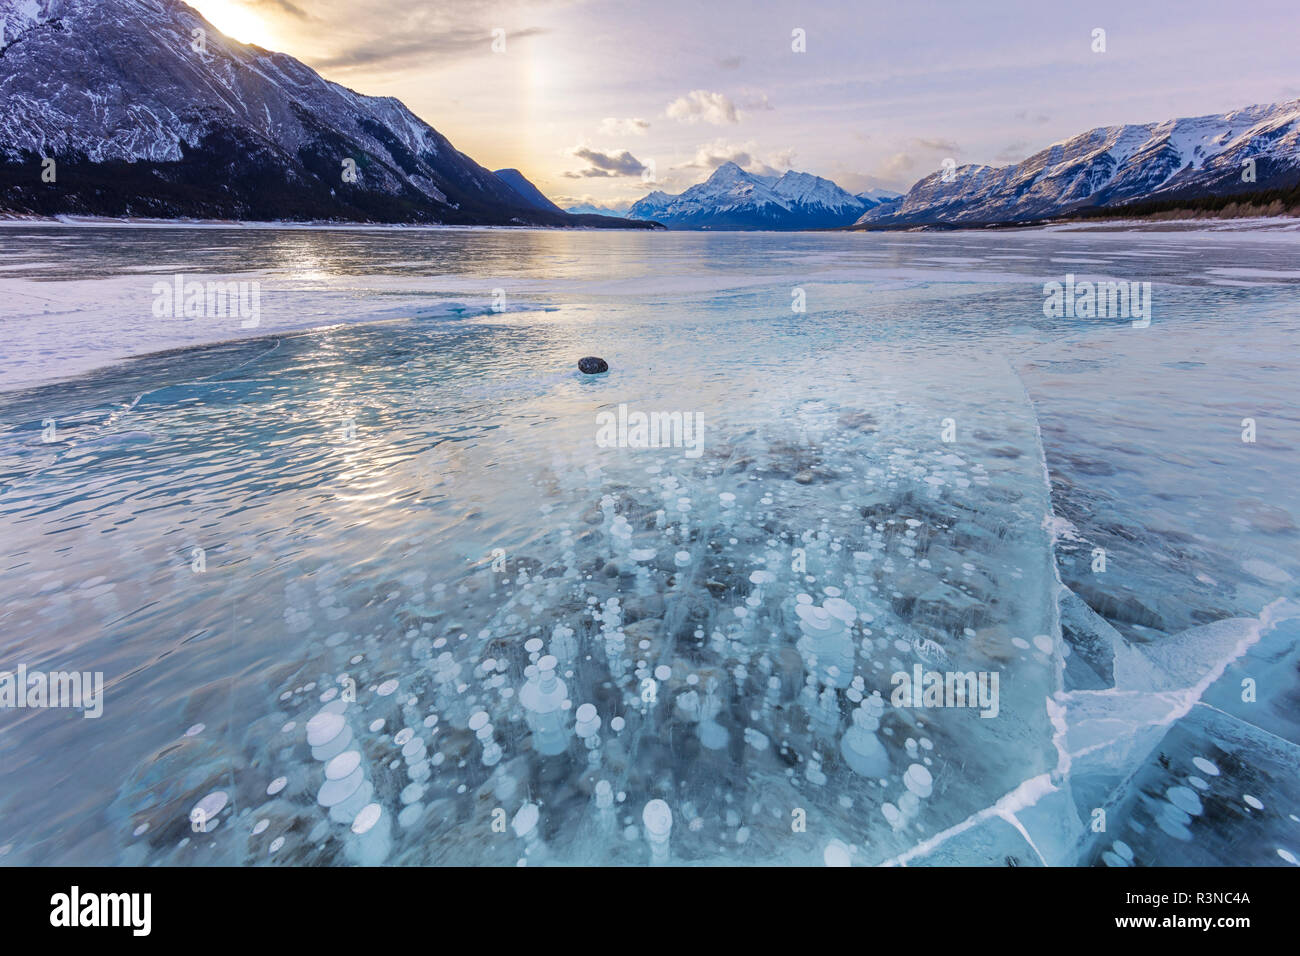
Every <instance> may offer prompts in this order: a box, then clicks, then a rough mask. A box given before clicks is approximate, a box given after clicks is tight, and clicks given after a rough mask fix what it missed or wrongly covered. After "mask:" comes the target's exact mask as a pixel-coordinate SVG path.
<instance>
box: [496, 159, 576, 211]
mask: <svg viewBox="0 0 1300 956" xmlns="http://www.w3.org/2000/svg"><path fill="white" fill-rule="evenodd" d="M494 175H495V176H496V177H497V179H499V180H501V181H502V182H503V183H505V184H506V185H507V186H509V187H510V188H511V189H513V190H514V191H515V193H517V194H518V195H519V197H520V198H521V199H522V200H523V201H524V202H525V203H527V204H528V206H529V207H530V208H532V209H545V210H547V211H548V212H564V210H563V209H561V208H560V207H559V206H557V205H555V203H553V202H551V201H550V200H549V199H547V198H546V195H545V193H543V192H542V191H541V190H540V189H538V188H537V187H536V186H534V185H533V184H532V183H531V182H530V181H529V180H528V178H527V177H526V176H524V174H523V173H521V172H520V171H519V170H517V169H498V170H496V171H495V173H494Z"/></svg>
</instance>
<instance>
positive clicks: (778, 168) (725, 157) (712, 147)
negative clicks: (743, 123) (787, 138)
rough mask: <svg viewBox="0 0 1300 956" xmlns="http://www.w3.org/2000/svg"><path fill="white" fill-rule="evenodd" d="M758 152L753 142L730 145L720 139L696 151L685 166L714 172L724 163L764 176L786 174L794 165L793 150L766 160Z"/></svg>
mask: <svg viewBox="0 0 1300 956" xmlns="http://www.w3.org/2000/svg"><path fill="white" fill-rule="evenodd" d="M756 150H757V147H756V145H755V144H754V143H752V142H749V143H728V142H726V141H725V140H721V139H718V140H714V141H713V142H712V143H705V144H704V145H702V146H700V147H699V149H697V150H696V151H695V158H694V159H693V160H691V161H690V162H689V163H686V164H685V165H686V167H687V168H694V169H708V170H714V169H717V168H718V167H719V166H721V165H722V164H723V163H735V164H736V165H737V166H739V167H740V168H741V169H746V170H748V171H749V172H751V173H759V174H760V175H763V176H770V175H773V174H776V173H781V172H784V171H785V170H787V169H789V168H790V167H791V166H793V165H794V150H792V149H786V150H781V151H780V152H778V153H775V154H772V155H769V156H767V157H766V158H765V159H764V158H760V157H759V156H758V155H757V152H756Z"/></svg>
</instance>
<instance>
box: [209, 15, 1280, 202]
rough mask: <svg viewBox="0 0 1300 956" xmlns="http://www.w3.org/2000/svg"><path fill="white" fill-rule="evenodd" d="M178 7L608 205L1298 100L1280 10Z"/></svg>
mask: <svg viewBox="0 0 1300 956" xmlns="http://www.w3.org/2000/svg"><path fill="white" fill-rule="evenodd" d="M190 3H191V5H192V6H194V7H196V8H197V9H198V10H199V11H200V12H202V13H203V14H204V15H205V16H207V17H208V18H209V19H210V20H211V21H212V22H213V23H214V25H216V26H217V27H218V28H220V29H223V30H224V31H225V32H227V33H229V34H230V35H231V36H233V37H235V38H236V39H239V40H242V41H245V42H251V43H256V44H258V45H260V46H264V47H267V48H269V49H275V50H281V51H284V52H286V53H290V54H292V55H293V56H296V57H298V58H299V59H301V60H303V61H305V62H306V63H307V64H309V65H310V66H312V67H314V68H315V69H317V70H318V71H319V72H321V73H322V74H323V75H324V76H326V77H327V78H329V79H332V80H335V81H337V82H339V83H342V84H344V85H346V86H349V87H352V88H353V89H355V90H358V91H359V92H362V93H368V94H373V95H389V96H396V97H398V98H399V99H401V100H402V101H403V102H405V103H406V105H407V106H409V107H410V108H411V109H412V110H413V111H414V112H415V113H416V114H418V115H419V116H420V117H421V118H423V119H424V120H426V121H427V122H428V123H429V124H430V125H432V126H434V127H435V128H436V129H438V130H439V131H440V132H442V133H443V134H445V135H446V136H447V137H448V138H450V139H451V141H452V142H453V143H454V144H455V145H456V147H457V148H458V149H460V150H461V151H462V152H465V153H467V154H469V155H470V156H472V157H473V158H474V159H475V160H477V161H478V162H480V163H482V164H483V165H485V166H487V167H488V168H491V169H496V168H500V167H502V166H515V167H518V168H519V169H520V170H522V171H523V173H524V174H525V175H526V176H528V177H529V178H530V179H532V181H533V182H534V183H536V184H537V186H538V187H539V188H541V189H542V191H543V192H545V193H546V194H547V195H548V196H550V197H551V198H552V199H554V200H555V201H556V202H559V203H560V204H561V205H572V204H575V203H579V202H596V203H600V204H604V205H626V203H627V202H629V201H631V200H634V199H636V198H639V197H640V196H642V195H644V194H645V193H646V192H647V191H648V187H647V186H645V185H644V183H643V177H642V174H641V171H642V169H644V168H645V167H647V166H651V165H653V169H654V172H655V175H656V177H657V181H658V183H657V185H658V188H662V189H665V190H666V191H669V192H678V191H680V190H681V189H683V188H685V187H686V186H688V185H690V184H692V183H695V182H699V181H700V180H702V179H703V178H705V176H707V175H708V173H709V172H710V171H711V170H712V169H713V168H714V167H716V166H717V165H718V164H719V163H721V162H724V161H726V160H728V159H733V160H735V161H736V162H738V163H740V165H742V166H744V167H746V168H748V169H751V170H755V171H778V170H783V169H786V168H790V167H793V168H796V169H800V170H804V171H807V172H812V173H816V174H818V175H821V176H826V177H829V178H831V179H834V180H835V181H836V182H838V183H839V184H840V185H842V186H844V187H846V188H849V189H852V190H854V191H857V190H861V189H865V188H868V187H871V186H886V187H890V188H895V189H898V190H900V191H901V190H904V189H906V188H907V187H908V186H910V185H911V184H912V183H913V182H915V181H916V180H917V179H919V178H920V177H921V176H924V175H926V174H928V173H930V172H931V171H933V170H935V169H938V168H939V167H940V164H941V163H942V161H943V159H944V158H946V157H952V158H954V159H955V160H956V161H957V162H958V163H959V164H960V163H972V162H973V163H991V164H1005V163H1008V162H1013V161H1016V160H1020V159H1023V158H1024V157H1025V156H1027V155H1029V154H1030V153H1032V152H1035V151H1036V150H1038V149H1040V148H1042V147H1044V146H1046V145H1048V144H1049V143H1052V142H1054V141H1056V140H1060V139H1064V138H1066V137H1068V136H1071V135H1074V134H1075V133H1079V132H1082V131H1084V130H1086V129H1088V128H1091V127H1094V126H1103V125H1114V124H1119V123H1138V122H1150V121H1155V120H1164V119H1169V118H1172V117H1175V116H1187V115H1197V114H1202V113H1218V112H1226V111H1228V110H1231V109H1234V108H1237V107H1241V106H1246V105H1249V104H1253V103H1266V102H1276V101H1281V100H1288V99H1295V98H1297V97H1300V68H1298V67H1297V62H1296V46H1295V38H1296V37H1297V36H1300V12H1297V11H1298V10H1300V6H1298V5H1297V4H1296V3H1295V0H1260V2H1255V3H1251V4H1224V3H1222V2H1220V0H1189V2H1185V3H1180V4H1178V5H1176V6H1172V7H1170V6H1167V5H1162V6H1163V9H1159V10H1157V9H1149V8H1147V5H1144V4H1141V3H1134V2H1132V0H1123V2H1110V0H1100V2H1097V0H1093V2H1089V3H1087V4H1077V3H1064V2H1045V0H999V2H997V3H996V4H991V3H990V4H975V3H970V2H926V0H911V2H908V3H899V4H884V3H875V4H871V3H864V2H861V0H836V2H826V3H777V2H763V0H757V2H738V0H710V2H701V0H655V2H648V3H636V2H628V0H623V2H612V0H589V2H582V0H533V2H489V0H190ZM994 11H996V12H994ZM796 28H798V29H801V30H803V31H804V33H805V35H806V52H803V53H796V52H794V51H793V50H792V49H791V45H792V39H791V37H792V31H794V30H795V29H796ZM1095 28H1102V29H1104V30H1105V31H1106V47H1107V49H1106V52H1104V53H1095V52H1093V50H1092V45H1093V39H1092V33H1093V30H1094V29H1095ZM494 30H504V31H505V34H504V35H505V50H504V52H494V51H493V48H492V47H493V31H494Z"/></svg>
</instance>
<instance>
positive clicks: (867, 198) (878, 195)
mask: <svg viewBox="0 0 1300 956" xmlns="http://www.w3.org/2000/svg"><path fill="white" fill-rule="evenodd" d="M854 195H855V196H857V197H858V198H859V199H861V200H862V201H863V202H864V203H867V204H868V205H871V206H879V205H880V204H881V203H886V202H893V201H894V200H895V199H902V198H903V194H902V193H900V192H896V191H895V190H893V189H867V190H864V191H862V192H860V193H854Z"/></svg>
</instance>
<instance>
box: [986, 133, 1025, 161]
mask: <svg viewBox="0 0 1300 956" xmlns="http://www.w3.org/2000/svg"><path fill="white" fill-rule="evenodd" d="M1028 149H1029V144H1028V143H1027V142H1025V141H1024V140H1023V139H1018V140H1016V141H1015V142H1014V143H1008V144H1007V145H1006V146H1005V147H1004V148H1003V149H1002V151H1001V152H1000V153H998V154H997V155H996V156H994V157H993V158H994V159H996V160H997V161H998V162H999V163H1018V162H1020V161H1021V160H1022V159H1024V158H1025V157H1026V156H1027V155H1029V154H1028V153H1027V152H1026V150H1028Z"/></svg>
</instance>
